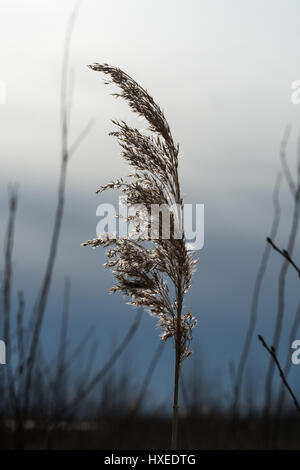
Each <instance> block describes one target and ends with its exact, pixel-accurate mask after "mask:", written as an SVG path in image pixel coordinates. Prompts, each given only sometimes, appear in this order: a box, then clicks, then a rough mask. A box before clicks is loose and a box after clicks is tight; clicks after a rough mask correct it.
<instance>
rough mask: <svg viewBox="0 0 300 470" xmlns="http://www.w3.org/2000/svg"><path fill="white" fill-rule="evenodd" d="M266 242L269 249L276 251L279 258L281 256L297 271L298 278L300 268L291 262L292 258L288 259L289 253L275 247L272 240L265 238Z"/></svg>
mask: <svg viewBox="0 0 300 470" xmlns="http://www.w3.org/2000/svg"><path fill="white" fill-rule="evenodd" d="M266 240H267V242H268V243H269V244H270V245H271V247H272V248H273V250H275V251H277V252H278V253H280V254H281V256H283V258H285V259H286V260H287V261H288V262H289V263H290V264H291V265H292V266H293V268H294V269H295V270H296V271H297V274H298V276H299V277H300V268H299V267H298V266H297V264H296V263H295V262H294V261H293V260H292V258H291V257H290V255H289V252H288V251H287V250H284V249H280V248H279V247H278V246H277V245H275V243H274V242H273V240H272V239H271V238H270V237H267V239H266Z"/></svg>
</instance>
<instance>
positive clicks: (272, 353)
mask: <svg viewBox="0 0 300 470" xmlns="http://www.w3.org/2000/svg"><path fill="white" fill-rule="evenodd" d="M258 339H259V341H260V342H261V343H262V345H263V347H264V348H265V349H266V350H267V351H268V353H269V354H270V356H271V359H272V360H273V361H274V364H275V365H276V367H277V369H278V371H279V375H280V378H281V380H282V383H283V384H284V386H285V387H286V389H287V390H288V392H289V394H290V395H291V397H292V399H293V401H294V405H295V408H296V410H297V411H299V412H300V405H299V403H298V400H297V398H296V396H295V394H294V392H293V390H292V389H291V387H290V386H289V384H288V382H287V380H286V377H285V375H284V372H283V370H282V368H281V366H280V363H279V361H278V359H277V355H276V350H275V348H274V347H273V346H270V347H269V346H268V345H267V344H266V342H265V340H264V338H263V337H262V336H261V335H258Z"/></svg>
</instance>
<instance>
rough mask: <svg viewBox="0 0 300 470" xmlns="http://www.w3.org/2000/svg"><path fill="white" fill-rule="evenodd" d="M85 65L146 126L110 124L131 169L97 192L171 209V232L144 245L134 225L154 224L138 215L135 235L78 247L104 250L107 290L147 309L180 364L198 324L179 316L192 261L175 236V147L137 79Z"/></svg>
mask: <svg viewBox="0 0 300 470" xmlns="http://www.w3.org/2000/svg"><path fill="white" fill-rule="evenodd" d="M89 67H90V68H91V69H92V70H95V71H98V72H102V73H104V74H105V75H106V76H107V77H108V80H106V81H105V83H106V84H109V83H113V84H115V85H117V86H118V88H119V90H120V92H119V93H114V94H113V96H115V97H120V98H123V99H124V100H125V101H127V103H128V104H129V106H130V108H131V109H132V111H133V112H135V113H136V114H138V115H139V116H141V117H143V118H145V119H146V121H147V123H148V128H147V130H146V132H141V131H139V130H138V129H136V128H134V127H130V126H129V125H127V124H126V122H124V121H116V120H114V121H112V122H113V124H114V125H115V127H116V130H115V131H114V132H111V133H110V135H112V136H114V137H116V138H117V140H118V142H119V144H120V147H121V149H122V157H123V158H124V159H125V160H126V161H127V162H128V164H129V165H130V166H131V167H132V168H133V170H134V171H133V173H131V174H130V175H129V176H128V178H126V179H125V180H124V179H123V178H118V179H116V180H115V181H112V182H110V183H108V184H106V185H105V186H102V187H100V188H99V189H98V191H97V193H98V194H100V193H102V192H103V191H105V190H107V189H117V190H121V192H122V193H123V195H124V197H125V198H126V199H125V200H126V202H127V204H128V205H134V204H142V205H143V206H144V207H145V208H146V209H147V210H149V211H150V209H151V207H152V206H153V205H154V204H158V205H162V204H165V205H166V206H167V207H168V208H169V216H170V220H171V233H170V237H169V239H164V238H163V237H161V236H158V237H157V238H155V239H150V240H149V239H148V241H147V242H145V237H144V234H145V232H143V231H141V234H140V235H139V230H136V227H138V226H139V224H141V223H142V224H143V230H145V228H146V230H147V224H148V231H149V233H150V230H151V223H152V224H153V220H152V221H151V217H149V219H148V220H147V217H145V214H143V213H141V214H138V213H137V214H136V215H135V216H134V217H132V218H131V220H130V222H131V224H133V225H134V224H136V227H135V230H134V231H135V234H134V237H130V236H126V237H122V238H119V237H110V236H109V234H103V235H101V236H100V237H98V238H95V239H93V240H89V241H87V242H85V243H83V244H82V245H83V246H87V245H90V246H92V247H97V246H104V247H107V248H108V251H107V257H108V261H107V263H106V264H105V267H107V268H111V269H112V272H113V275H114V277H115V280H116V284H115V285H114V286H113V287H112V288H111V291H112V292H121V293H122V294H123V295H124V296H125V297H127V298H129V303H130V304H131V305H133V306H136V307H145V308H146V309H147V310H148V311H149V312H150V313H151V314H152V315H154V316H156V317H158V326H159V328H160V329H161V330H162V333H161V339H163V340H166V339H168V338H174V339H175V341H177V342H178V341H180V352H181V358H180V359H181V361H182V360H183V359H184V358H185V357H187V356H188V355H189V354H190V353H191V351H190V350H189V344H190V341H191V339H192V329H193V328H194V326H195V325H196V320H195V318H194V317H193V316H192V314H191V313H190V312H187V313H184V314H182V313H181V309H182V304H183V298H184V294H185V293H186V292H187V290H188V289H189V287H190V283H191V277H192V271H193V269H192V268H193V266H194V265H195V263H196V261H195V260H194V259H193V258H192V256H191V253H190V252H189V251H188V250H187V247H186V243H185V238H184V233H183V232H182V237H181V238H180V239H177V238H176V237H174V231H175V230H174V228H175V227H176V224H178V223H179V222H178V221H179V220H180V221H181V213H182V208H183V201H182V198H181V195H180V185H179V178H178V152H179V146H178V145H177V144H175V143H174V141H173V137H172V134H171V131H170V127H169V124H168V122H167V120H166V118H165V116H164V113H163V111H162V110H161V108H160V107H159V106H158V104H157V103H155V101H154V100H153V98H152V97H151V96H150V95H149V94H148V92H147V91H146V90H145V89H144V88H142V87H141V86H140V85H139V84H138V83H137V82H135V80H133V79H132V78H131V77H130V76H129V75H127V74H126V73H125V72H123V71H122V70H120V69H119V68H117V67H112V66H110V65H107V64H103V65H101V64H97V63H94V64H92V65H90V66H89ZM174 204H175V205H177V207H179V208H180V209H181V210H180V211H179V213H177V215H176V214H175V213H174V211H172V210H171V207H172V206H174ZM127 220H128V219H127ZM180 223H181V222H180ZM145 224H146V226H145ZM172 224H173V225H172ZM158 225H159V223H158ZM172 227H173V230H172Z"/></svg>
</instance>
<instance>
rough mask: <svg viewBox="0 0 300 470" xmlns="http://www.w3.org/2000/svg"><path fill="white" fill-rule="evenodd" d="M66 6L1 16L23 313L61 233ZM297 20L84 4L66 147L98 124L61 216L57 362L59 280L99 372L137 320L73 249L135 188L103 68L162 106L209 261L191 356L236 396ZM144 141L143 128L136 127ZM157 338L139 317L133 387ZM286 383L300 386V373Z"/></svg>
mask: <svg viewBox="0 0 300 470" xmlns="http://www.w3.org/2000/svg"><path fill="white" fill-rule="evenodd" d="M73 6H74V1H71V0H70V1H69V0H64V1H63V2H62V1H60V2H59V1H55V0H52V1H50V0H39V1H37V0H0V11H1V15H0V44H1V47H0V51H1V52H0V57H1V65H0V80H2V81H3V82H5V84H6V89H7V101H6V104H5V105H0V119H1V126H2V132H1V137H0V161H1V166H0V242H1V243H2V244H3V240H4V234H5V224H6V221H7V185H8V183H11V182H18V183H19V186H20V205H19V210H18V219H17V232H16V245H15V253H14V270H15V290H17V289H19V288H23V289H24V290H25V293H26V294H25V295H26V303H27V305H28V308H29V309H30V306H31V305H32V302H33V300H34V296H35V295H36V290H37V286H38V285H39V284H38V283H39V281H40V278H41V274H42V272H43V268H44V266H45V262H46V255H47V250H48V246H49V239H50V234H51V228H52V223H53V216H54V207H55V201H56V187H57V178H58V171H59V161H60V128H59V99H60V74H61V62H62V50H63V42H64V36H65V31H66V25H67V21H68V18H69V15H70V12H71V11H72V8H73ZM299 14H300V4H299V2H298V1H297V0H289V2H286V1H283V0H263V1H261V0H251V1H250V0H247V1H246V0H207V1H206V0H186V1H184V2H183V1H178V0H172V1H171V0H159V1H158V0H149V1H145V0H143V1H137V0H126V1H122V0H118V1H116V0H111V1H109V2H104V1H102V0H89V1H87V0H86V1H83V2H82V5H81V8H80V12H79V16H78V19H77V22H76V25H75V29H74V35H73V39H72V48H71V64H72V70H73V76H74V91H73V107H72V122H71V140H72V139H73V138H74V139H75V138H76V136H77V135H78V133H79V132H80V131H81V129H82V128H84V127H85V125H86V124H87V123H88V122H89V121H90V119H93V120H94V125H93V128H92V130H91V132H90V134H89V136H88V137H87V138H86V140H85V141H84V142H83V143H82V145H81V147H80V148H79V150H78V152H77V153H76V155H74V157H73V158H72V160H71V162H70V168H69V174H68V184H67V202H66V213H65V218H64V223H63V229H62V237H61V244H60V249H59V253H58V258H57V264H56V268H55V280H54V283H53V286H52V290H51V298H50V302H49V306H48V310H47V317H46V321H45V325H44V331H43V336H44V341H45V344H46V345H47V348H48V349H49V351H52V350H53V348H54V345H55V344H56V341H57V335H58V327H57V325H58V317H59V315H60V308H61V304H62V291H63V280H64V278H65V277H66V276H70V278H71V282H72V305H71V306H72V314H71V330H70V337H71V339H72V341H74V343H75V342H76V341H77V340H78V338H80V337H81V334H82V331H83V330H84V329H85V328H88V326H89V325H95V338H97V339H99V350H100V351H101V353H99V359H97V361H98V363H101V361H102V359H103V357H106V356H107V355H108V354H109V351H110V350H111V348H112V347H113V344H116V343H117V342H118V339H121V338H122V336H123V334H124V332H125V331H126V328H128V327H129V325H130V322H131V321H132V318H133V315H134V312H133V311H132V309H130V308H129V307H128V306H127V305H126V304H125V302H124V301H123V300H122V299H121V298H119V297H116V296H114V297H113V296H109V294H108V289H109V287H110V284H111V280H112V279H111V275H110V273H109V272H107V271H104V270H103V268H102V267H101V264H102V263H103V261H104V254H103V252H102V251H101V249H100V250H96V251H95V250H89V249H87V248H85V249H84V248H80V246H79V245H80V243H81V242H82V241H85V240H86V239H88V238H91V237H94V236H95V229H96V223H97V218H96V215H95V212H96V207H97V205H98V204H99V203H100V202H101V201H102V200H103V201H104V200H105V201H106V202H111V199H110V198H111V197H112V196H111V195H106V196H105V197H103V199H99V197H97V196H96V195H95V190H96V189H97V188H98V187H99V186H100V185H101V184H104V183H105V182H107V181H108V180H111V179H114V178H115V177H117V176H119V175H124V174H126V167H125V165H124V164H123V163H121V161H120V156H119V152H118V148H117V145H116V143H115V142H114V141H113V140H112V138H110V137H109V136H108V135H107V134H108V132H109V131H110V130H111V129H112V124H111V122H110V119H111V118H119V119H124V120H129V119H130V120H132V117H131V115H130V112H129V110H128V108H127V107H126V105H125V104H123V103H120V102H117V101H115V100H114V99H113V98H112V97H111V96H110V91H111V90H109V88H107V87H105V86H104V85H103V82H102V80H101V77H100V75H99V74H96V73H94V72H92V71H91V70H89V69H88V68H87V67H86V65H87V64H89V63H91V62H95V61H96V62H107V63H110V64H112V65H117V66H119V67H120V68H122V69H124V70H125V71H126V72H128V73H129V74H130V75H132V76H133V77H134V78H135V79H136V80H137V81H139V82H140V83H141V84H142V85H143V86H144V87H146V88H147V90H148V91H149V92H150V93H151V94H152V95H153V96H154V98H155V99H156V100H157V101H158V102H159V103H160V105H161V106H162V108H163V109H164V111H165V114H166V116H167V118H168V120H169V122H170V125H171V128H172V130H173V135H174V137H175V139H176V140H177V141H178V142H179V143H180V147H181V159H180V177H181V182H182V187H183V193H184V196H185V198H186V202H198V203H204V205H205V245H204V248H203V250H201V251H200V252H199V257H200V261H199V265H198V271H197V274H196V276H195V278H194V282H193V287H192V289H191V292H190V294H189V296H188V298H187V300H186V304H187V307H188V308H192V310H193V312H194V313H195V314H196V315H197V316H198V320H199V324H198V328H197V332H196V333H195V342H194V348H195V349H196V350H197V351H198V352H199V354H198V355H200V354H201V357H202V359H203V362H204V364H205V368H206V369H207V375H208V376H209V377H210V380H212V382H213V383H214V381H215V382H216V383H217V385H216V386H217V387H220V393H223V392H224V393H225V392H226V390H228V389H229V379H228V375H229V374H228V364H229V362H230V361H236V360H237V358H238V354H239V353H240V349H241V346H242V341H243V337H244V335H245V329H246V325H247V319H248V312H249V304H250V300H251V294H252V287H253V283H254V278H255V274H256V270H257V267H258V264H259V261H260V256H261V253H262V251H263V248H264V239H265V236H266V235H268V233H269V229H270V225H271V222H272V201H271V195H272V189H273V186H274V181H275V177H276V174H277V172H278V170H279V168H280V165H279V156H278V154H279V144H280V140H281V137H282V134H283V132H284V129H285V126H286V125H287V124H289V123H290V124H291V125H292V136H291V141H290V144H289V156H288V158H289V160H290V162H291V168H292V170H294V168H295V153H296V150H295V148H296V137H297V133H298V130H299V128H300V105H299V106H297V105H293V104H292V103H291V84H292V82H293V81H294V80H297V79H300V60H299V59H300V53H299V46H298V43H299ZM136 125H137V126H141V125H142V124H141V122H140V121H136ZM281 201H282V208H283V214H282V220H281V228H280V233H279V238H278V240H279V241H280V244H281V245H282V246H285V244H286V240H287V233H288V229H289V222H290V215H291V207H292V200H291V197H290V195H289V193H288V190H287V188H286V185H283V188H282V195H281ZM297 254H299V256H300V253H299V250H298V249H297V250H296V255H297ZM2 267H3V264H2V261H1V269H2ZM279 268H280V260H278V258H277V257H276V256H275V255H274V256H273V257H272V261H271V264H270V267H269V271H268V274H267V277H266V281H265V285H264V291H263V298H262V303H261V307H260V310H259V322H258V331H259V332H260V333H262V334H264V335H265V336H266V338H268V339H270V338H271V335H272V331H273V329H272V328H273V325H274V319H275V313H276V291H277V282H278V281H277V278H278V269H279ZM296 282H297V280H295V276H293V273H290V275H289V278H288V284H289V290H288V302H287V310H286V321H285V324H284V325H285V328H286V330H285V331H284V334H283V347H282V353H283V354H284V353H286V352H287V345H286V337H287V334H288V331H289V329H288V327H289V324H290V319H291V318H292V315H293V312H294V309H295V307H296V304H297V302H298V299H297V296H296V293H295V291H296V285H297V283H296ZM154 325H155V322H154V320H153V319H151V318H148V317H146V316H145V318H144V319H143V324H142V327H141V330H140V332H139V334H138V337H137V338H136V339H135V342H134V344H133V345H132V348H131V349H130V351H129V352H128V353H127V354H128V355H130V357H131V362H132V367H133V369H134V371H136V375H137V377H141V376H142V374H143V371H144V370H145V368H146V367H147V365H148V363H149V361H150V360H151V354H152V351H153V349H154V347H155V345H156V344H157V342H158V339H157V338H158V332H157V331H156V330H155V328H154ZM103 332H105V334H103ZM103 338H105V339H103ZM256 343H257V342H256V340H255V342H254V347H253V352H252V354H251V360H250V362H249V371H250V372H251V371H252V372H251V373H252V374H254V375H255V384H254V385H255V386H257V387H258V388H259V387H260V386H261V384H262V383H263V379H264V367H265V365H266V358H265V353H264V351H262V350H261V348H260V346H259V345H257V344H256ZM137 350H138V351H139V354H138V355H137V354H136V351H137ZM195 357H196V356H195ZM191 363H192V360H191ZM172 373H173V365H172V348H171V345H169V346H167V347H166V351H165V353H164V356H163V358H162V361H161V363H160V364H159V367H158V370H157V371H156V375H155V377H154V381H153V388H154V390H156V391H157V393H158V394H159V395H160V396H166V397H167V396H168V393H169V390H170V381H171V379H172ZM293 374H294V377H293V380H294V381H297V375H298V376H299V377H300V366H299V372H298V370H297V368H296V367H294V370H293ZM221 383H222V392H221Z"/></svg>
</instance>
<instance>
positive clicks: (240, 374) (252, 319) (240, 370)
mask: <svg viewBox="0 0 300 470" xmlns="http://www.w3.org/2000/svg"><path fill="white" fill-rule="evenodd" d="M281 181H282V174H281V173H279V174H278V176H277V178H276V182H275V187H274V191H273V197H272V200H273V210H274V216H273V222H272V227H271V237H272V238H275V237H276V235H277V231H278V226H279V221H280V205H279V192H280V185H281ZM270 254H271V249H270V246H268V245H266V246H265V248H264V252H263V255H262V258H261V262H260V265H259V269H258V271H257V275H256V278H255V283H254V290H253V294H252V301H251V308H250V316H249V324H248V329H247V333H246V337H245V341H244V345H243V349H242V353H241V356H240V360H239V363H238V367H237V372H236V376H235V381H234V384H235V385H234V399H233V414H235V413H236V411H237V408H238V404H239V399H240V394H241V390H242V384H243V378H244V372H245V367H246V363H247V359H248V355H249V350H250V346H251V342H252V339H253V335H254V331H255V325H256V319H257V310H258V303H259V297H260V292H261V287H262V282H263V279H264V275H265V272H266V269H267V265H268V261H269V258H270Z"/></svg>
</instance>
